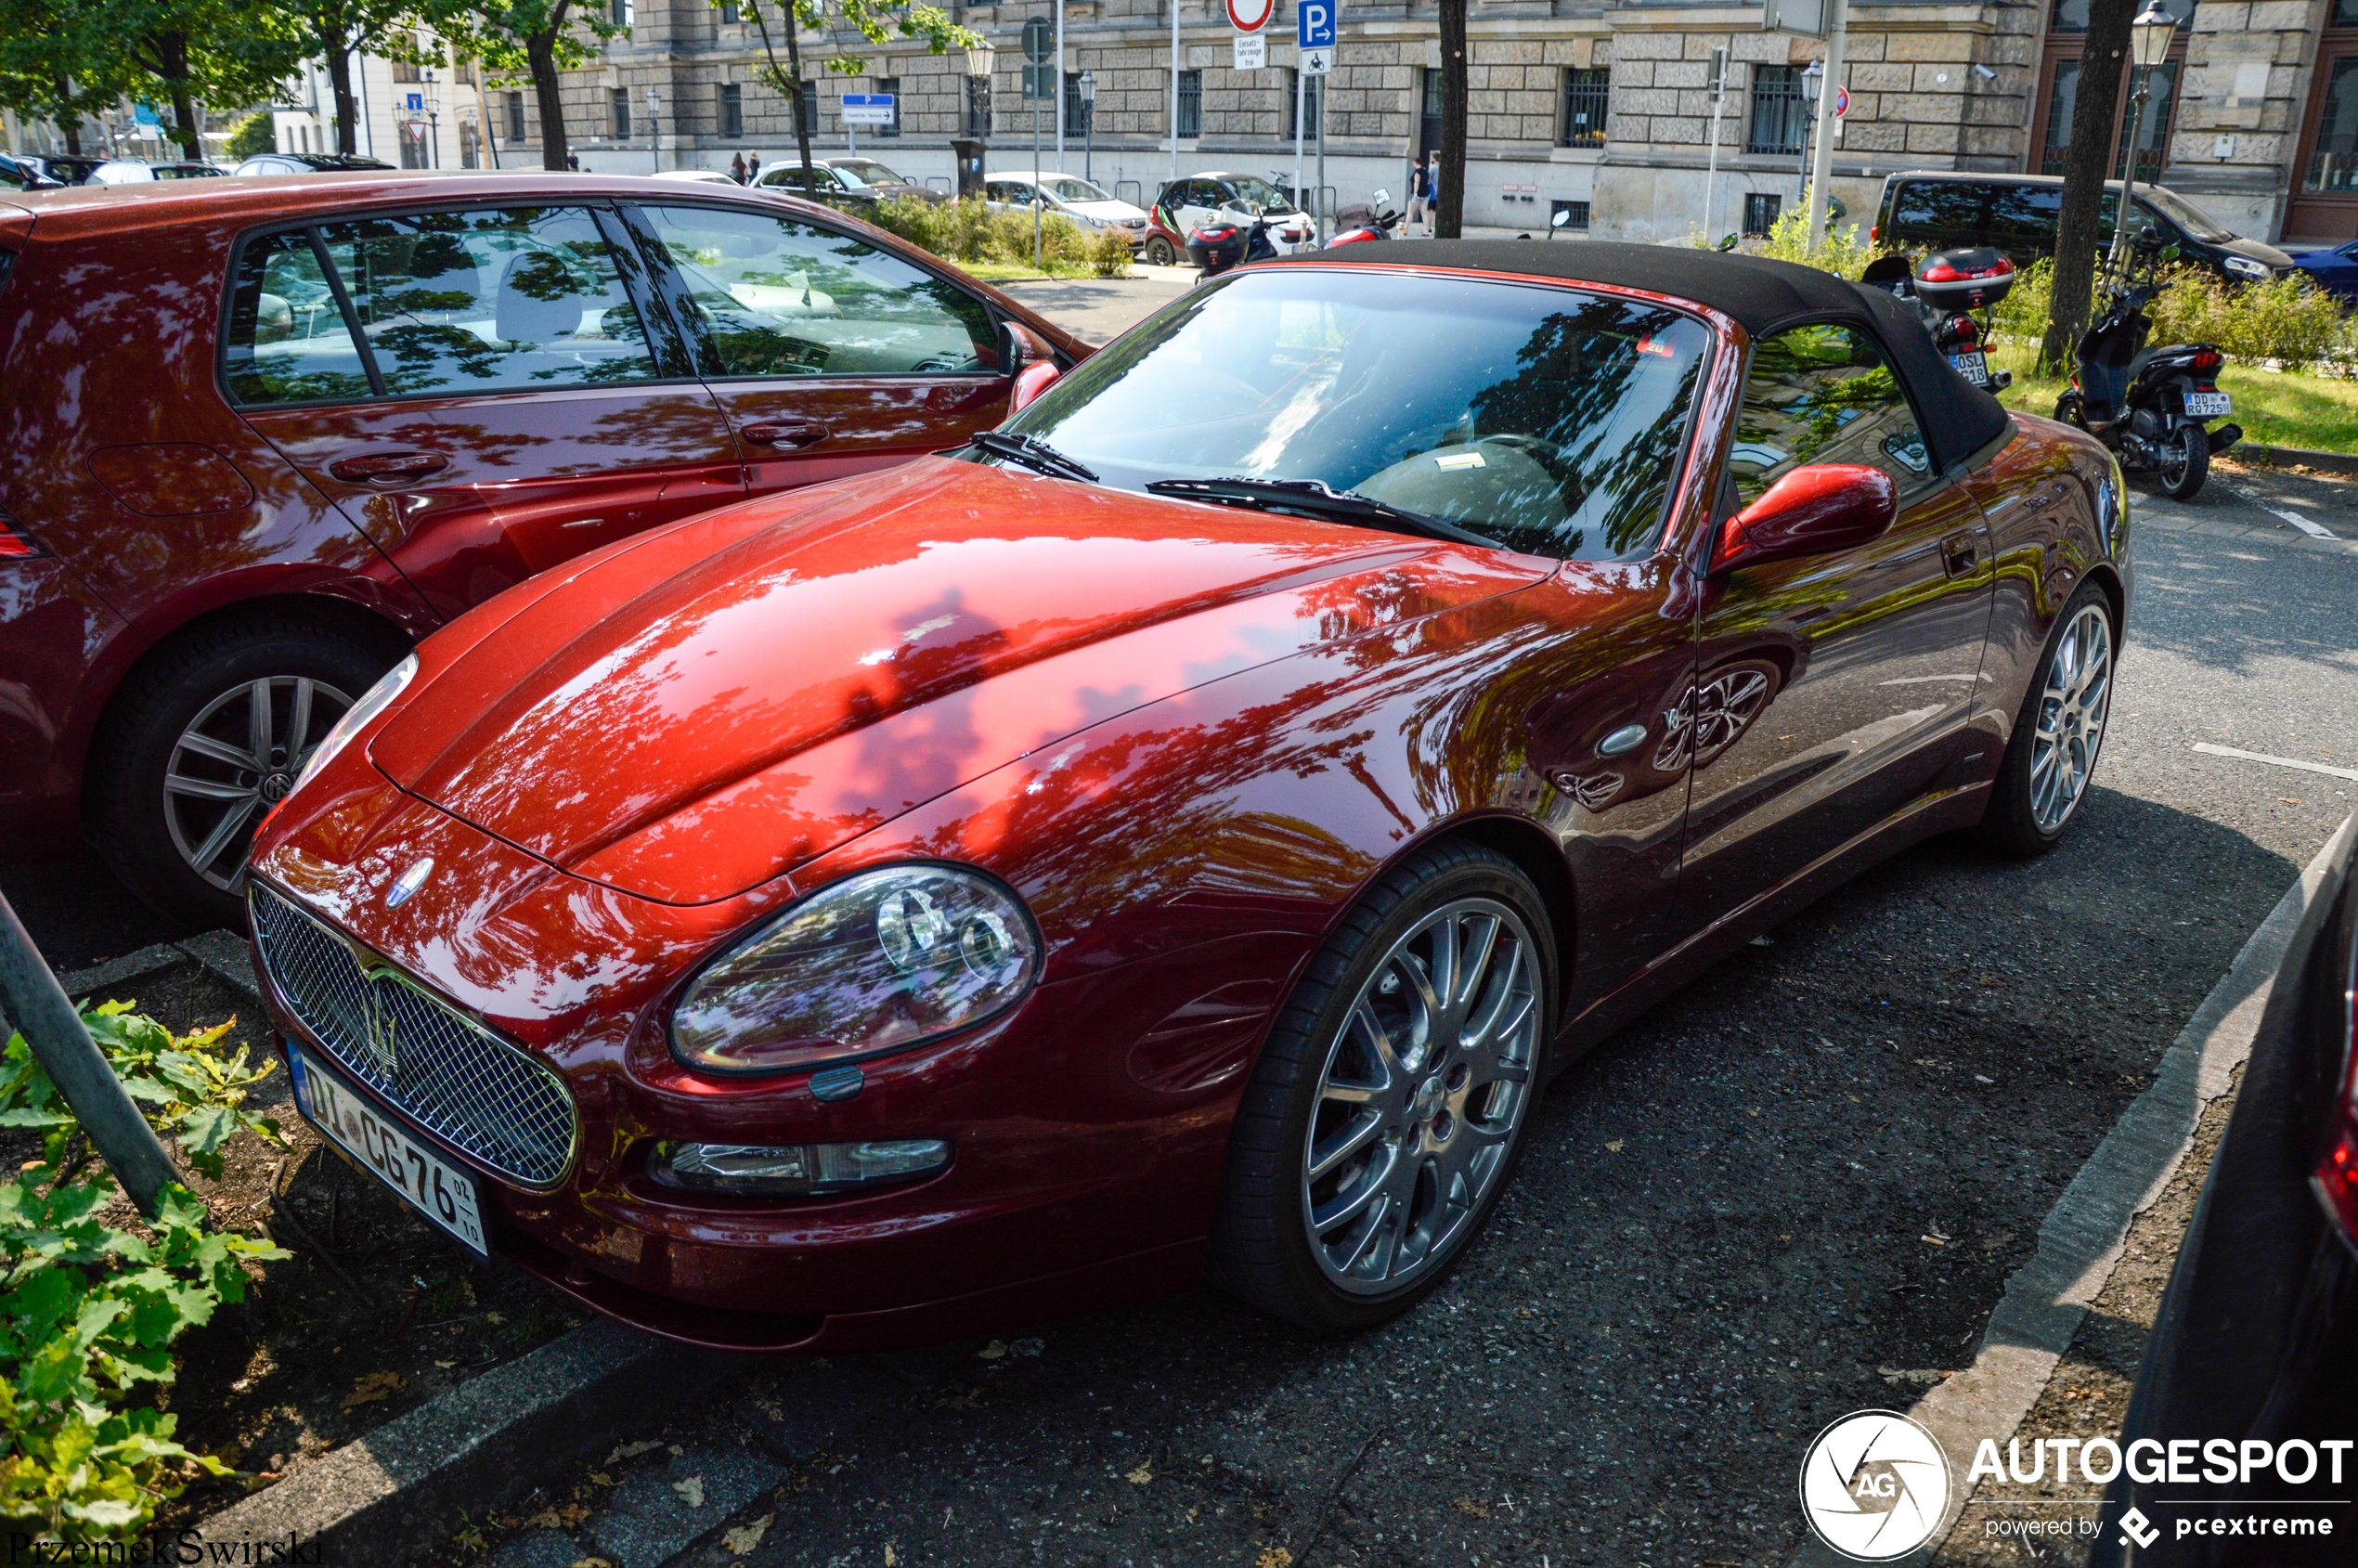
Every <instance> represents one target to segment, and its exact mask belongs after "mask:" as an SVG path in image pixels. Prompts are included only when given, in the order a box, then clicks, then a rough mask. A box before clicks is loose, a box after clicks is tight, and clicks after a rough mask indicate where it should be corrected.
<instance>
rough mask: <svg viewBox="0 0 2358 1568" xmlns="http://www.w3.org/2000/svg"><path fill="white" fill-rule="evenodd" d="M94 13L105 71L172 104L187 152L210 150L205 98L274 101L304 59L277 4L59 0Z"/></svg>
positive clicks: (176, 134)
mask: <svg viewBox="0 0 2358 1568" xmlns="http://www.w3.org/2000/svg"><path fill="white" fill-rule="evenodd" d="M58 4H59V6H60V7H61V8H62V7H66V6H71V7H73V8H75V9H77V10H83V11H85V12H86V14H87V15H88V16H89V17H90V18H91V21H90V22H89V23H88V32H89V35H90V36H91V37H92V39H93V57H92V58H93V63H94V64H95V65H96V66H97V68H98V73H99V74H100V75H108V74H113V75H116V76H120V77H127V78H128V79H129V86H130V91H131V93H132V95H133V96H134V97H140V98H149V99H155V100H160V101H161V102H162V103H166V104H169V105H171V108H172V113H171V116H170V119H171V124H170V127H169V132H168V134H169V135H170V136H172V137H173V139H174V140H175V141H177V142H179V144H180V148H181V152H182V155H183V156H185V157H188V158H198V157H201V156H202V155H203V151H204V141H203V138H202V137H201V136H199V135H198V125H197V103H198V101H199V100H200V99H201V100H202V101H204V102H206V103H209V104H213V105H215V106H217V107H220V108H224V109H227V108H235V107H242V106H243V105H246V104H253V103H268V102H269V101H270V100H271V99H272V98H273V97H277V96H278V90H279V84H280V83H281V82H283V81H285V80H286V79H287V78H288V77H289V76H292V74H293V73H294V71H295V70H296V68H297V67H299V66H300V65H301V64H302V63H303V46H302V43H301V40H300V39H299V38H298V37H297V36H296V34H295V32H294V31H293V30H292V28H290V27H289V26H288V25H287V24H286V20H285V19H284V18H283V16H281V15H280V13H279V11H277V10H276V9H275V8H270V7H262V6H251V5H246V4H243V3H242V0H104V3H103V4H100V3H99V0H58Z"/></svg>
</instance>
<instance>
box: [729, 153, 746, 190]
mask: <svg viewBox="0 0 2358 1568" xmlns="http://www.w3.org/2000/svg"><path fill="white" fill-rule="evenodd" d="M729 177H730V178H731V179H732V180H735V181H736V182H737V183H738V184H739V185H743V184H745V154H744V153H742V152H740V153H738V154H737V155H736V156H735V157H733V158H732V159H730V160H729Z"/></svg>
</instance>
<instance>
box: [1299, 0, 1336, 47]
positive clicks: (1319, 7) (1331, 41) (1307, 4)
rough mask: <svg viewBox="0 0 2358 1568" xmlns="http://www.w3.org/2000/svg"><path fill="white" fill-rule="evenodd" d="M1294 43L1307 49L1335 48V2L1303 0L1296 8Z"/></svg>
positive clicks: (1328, 0)
mask: <svg viewBox="0 0 2358 1568" xmlns="http://www.w3.org/2000/svg"><path fill="white" fill-rule="evenodd" d="M1294 25H1295V38H1294V42H1295V43H1297V44H1299V45H1301V46H1302V47H1303V48H1305V49H1331V48H1333V47H1334V46H1335V7H1334V0H1302V3H1301V4H1300V5H1299V6H1295V7H1294Z"/></svg>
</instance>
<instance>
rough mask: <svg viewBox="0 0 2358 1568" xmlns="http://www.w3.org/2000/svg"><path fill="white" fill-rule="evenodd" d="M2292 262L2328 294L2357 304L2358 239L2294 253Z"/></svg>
mask: <svg viewBox="0 0 2358 1568" xmlns="http://www.w3.org/2000/svg"><path fill="white" fill-rule="evenodd" d="M2293 265H2294V266H2298V267H2300V270H2301V271H2303V272H2306V273H2308V274H2309V275H2310V276H2311V277H2313V278H2314V279H2317V284H2318V286H2319V287H2320V288H2322V289H2324V290H2325V291H2326V292H2327V293H2329V294H2335V295H2338V296H2339V297H2340V298H2342V299H2345V300H2347V301H2349V302H2350V303H2351V304H2352V305H2358V240H2351V241H2350V242H2349V243H2347V244H2343V245H2337V246H2335V247H2334V248H2333V249H2332V250H2330V251H2310V252H2307V253H2303V254H2301V255H2298V256H2295V257H2294V258H2293Z"/></svg>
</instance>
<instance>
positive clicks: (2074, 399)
mask: <svg viewBox="0 0 2358 1568" xmlns="http://www.w3.org/2000/svg"><path fill="white" fill-rule="evenodd" d="M2055 422H2056V423H2058V424H2071V425H2078V426H2079V428H2080V429H2082V430H2085V429H2087V428H2088V408H2087V405H2086V404H2085V403H2084V402H2083V401H2081V399H2080V396H2079V394H2078V393H2077V392H2066V393H2065V394H2064V395H2062V396H2061V397H2058V398H2056V399H2055Z"/></svg>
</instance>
